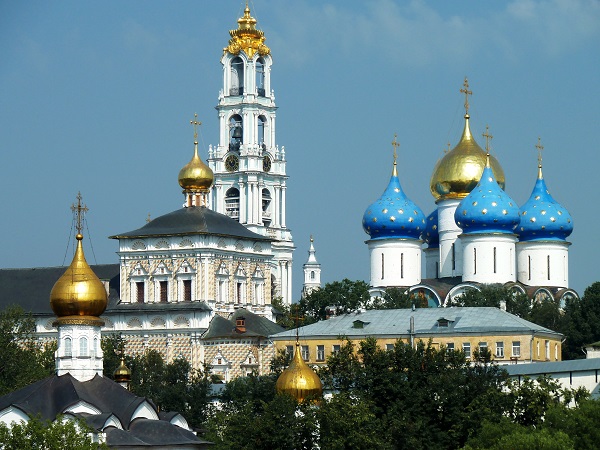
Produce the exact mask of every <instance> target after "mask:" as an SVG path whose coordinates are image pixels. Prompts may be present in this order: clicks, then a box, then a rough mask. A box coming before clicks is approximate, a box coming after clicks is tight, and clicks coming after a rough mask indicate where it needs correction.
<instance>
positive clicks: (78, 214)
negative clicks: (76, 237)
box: [71, 192, 89, 234]
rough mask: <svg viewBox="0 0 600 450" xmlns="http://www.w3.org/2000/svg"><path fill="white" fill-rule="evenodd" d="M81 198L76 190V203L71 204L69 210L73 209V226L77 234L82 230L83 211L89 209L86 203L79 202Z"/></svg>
mask: <svg viewBox="0 0 600 450" xmlns="http://www.w3.org/2000/svg"><path fill="white" fill-rule="evenodd" d="M82 199H83V197H82V196H81V192H78V193H77V205H75V203H73V204H72V205H71V211H73V215H74V216H75V228H77V234H81V231H82V230H83V221H84V219H85V213H86V212H88V211H89V209H88V207H87V206H86V205H82V204H81V200H82Z"/></svg>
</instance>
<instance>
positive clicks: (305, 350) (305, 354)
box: [302, 345, 310, 361]
mask: <svg viewBox="0 0 600 450" xmlns="http://www.w3.org/2000/svg"><path fill="white" fill-rule="evenodd" d="M309 356H310V353H309V351H308V345H303V346H302V359H303V360H304V361H308V358H309Z"/></svg>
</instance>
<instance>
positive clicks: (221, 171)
mask: <svg viewBox="0 0 600 450" xmlns="http://www.w3.org/2000/svg"><path fill="white" fill-rule="evenodd" d="M237 24H238V27H237V29H235V30H231V31H230V32H229V35H230V39H229V42H228V45H227V46H226V47H225V48H224V49H223V56H222V57H221V64H222V65H223V85H222V88H221V91H220V93H219V102H218V104H217V107H216V109H217V112H218V116H219V143H218V144H217V145H216V146H210V147H209V150H208V165H209V167H210V168H211V169H212V171H213V172H214V186H213V189H212V192H211V198H210V208H211V209H213V210H214V211H216V212H219V213H222V214H226V215H228V216H229V217H231V218H232V219H234V220H237V221H239V222H240V223H241V224H243V225H244V226H246V227H247V228H248V229H250V230H251V231H253V232H255V233H258V234H262V235H265V236H269V237H271V238H273V239H274V242H273V243H272V252H273V256H274V264H273V267H272V268H271V273H272V274H274V277H275V279H274V280H272V282H273V287H274V290H273V293H274V295H276V296H281V297H282V298H283V300H284V301H285V302H286V303H288V304H290V303H291V301H292V253H293V251H294V249H295V247H294V243H293V241H292V235H291V232H290V230H289V229H288V227H287V223H286V191H287V179H288V176H287V172H286V164H287V161H286V156H285V148H284V147H283V146H279V145H278V144H277V142H276V138H275V129H276V127H275V125H276V111H277V106H276V105H275V94H274V92H273V90H272V88H271V67H272V64H273V59H272V55H271V49H270V48H269V47H267V45H266V44H265V40H266V37H265V34H264V32H263V31H261V30H260V29H259V28H258V24H257V20H256V19H255V18H254V17H252V14H251V11H250V8H249V7H248V5H246V7H245V9H244V15H243V16H242V17H241V18H240V19H239V20H238V21H237Z"/></svg>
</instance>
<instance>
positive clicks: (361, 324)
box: [352, 320, 369, 328]
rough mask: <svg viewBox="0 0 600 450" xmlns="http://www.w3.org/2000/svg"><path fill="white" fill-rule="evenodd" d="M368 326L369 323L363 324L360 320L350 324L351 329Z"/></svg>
mask: <svg viewBox="0 0 600 450" xmlns="http://www.w3.org/2000/svg"><path fill="white" fill-rule="evenodd" d="M367 325H369V322H363V321H362V320H355V321H354V322H352V328H364V327H366V326H367Z"/></svg>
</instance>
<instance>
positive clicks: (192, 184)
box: [178, 143, 214, 191]
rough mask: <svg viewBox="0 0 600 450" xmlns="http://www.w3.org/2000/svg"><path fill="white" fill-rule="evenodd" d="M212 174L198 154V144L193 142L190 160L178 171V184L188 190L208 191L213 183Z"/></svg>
mask: <svg viewBox="0 0 600 450" xmlns="http://www.w3.org/2000/svg"><path fill="white" fill-rule="evenodd" d="M213 179H214V174H213V171H212V170H211V169H210V167H208V166H207V165H206V164H204V162H203V161H202V159H200V157H199V156H198V144H197V143H194V156H193V157H192V160H191V161H190V162H189V163H187V164H186V165H185V166H183V169H181V170H180V171H179V177H178V180H179V185H180V186H181V187H182V188H183V189H185V190H188V191H208V190H209V189H210V187H211V186H212V184H213Z"/></svg>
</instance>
